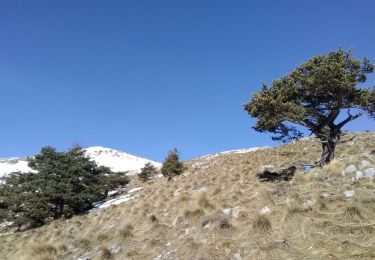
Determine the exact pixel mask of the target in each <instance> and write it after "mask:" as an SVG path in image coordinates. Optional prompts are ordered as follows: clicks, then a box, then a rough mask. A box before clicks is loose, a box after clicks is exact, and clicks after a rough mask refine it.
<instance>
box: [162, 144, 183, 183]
mask: <svg viewBox="0 0 375 260" xmlns="http://www.w3.org/2000/svg"><path fill="white" fill-rule="evenodd" d="M183 170H184V164H183V163H182V162H180V159H179V153H178V151H177V149H176V148H174V149H173V150H171V151H170V152H169V153H168V156H167V157H166V158H165V160H164V162H163V165H162V167H161V173H162V174H163V176H164V177H167V178H168V180H171V179H172V177H173V176H176V175H180V174H181V173H182V172H183Z"/></svg>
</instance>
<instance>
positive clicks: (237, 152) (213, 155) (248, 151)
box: [197, 146, 270, 159]
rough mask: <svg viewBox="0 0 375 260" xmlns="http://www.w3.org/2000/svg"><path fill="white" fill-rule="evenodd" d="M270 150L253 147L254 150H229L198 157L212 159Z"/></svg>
mask: <svg viewBox="0 0 375 260" xmlns="http://www.w3.org/2000/svg"><path fill="white" fill-rule="evenodd" d="M268 148H270V147H269V146H262V147H252V148H245V149H237V150H229V151H224V152H219V153H214V154H208V155H204V156H201V157H198V158H197V159H212V158H215V157H217V156H220V155H225V154H243V153H251V152H254V151H258V150H263V149H268Z"/></svg>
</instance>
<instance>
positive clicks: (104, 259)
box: [98, 247, 113, 260]
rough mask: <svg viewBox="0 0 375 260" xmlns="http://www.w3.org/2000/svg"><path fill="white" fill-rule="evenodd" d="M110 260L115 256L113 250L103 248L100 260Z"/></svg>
mask: <svg viewBox="0 0 375 260" xmlns="http://www.w3.org/2000/svg"><path fill="white" fill-rule="evenodd" d="M109 259H113V254H112V252H111V250H109V249H108V248H107V247H102V248H101V249H100V255H99V258H98V260H109Z"/></svg>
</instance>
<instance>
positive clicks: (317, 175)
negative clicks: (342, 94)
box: [0, 133, 375, 260]
mask: <svg viewBox="0 0 375 260" xmlns="http://www.w3.org/2000/svg"><path fill="white" fill-rule="evenodd" d="M353 137H354V142H355V145H353V144H351V143H350V142H351V141H348V140H350V139H351V138H353ZM343 141H344V142H343V143H342V144H339V145H338V147H337V151H336V159H335V160H333V161H332V162H331V163H330V164H329V165H326V166H324V167H323V168H321V169H315V170H313V171H312V172H310V173H308V174H304V173H303V172H302V169H301V168H298V170H297V173H296V175H295V177H294V179H293V180H292V181H291V182H277V183H268V182H259V180H258V179H257V177H256V175H257V174H258V173H259V169H260V167H261V166H263V165H268V164H272V165H273V168H274V169H275V170H276V171H277V170H280V169H282V168H287V167H289V166H290V165H297V166H298V165H301V164H311V163H313V162H314V161H316V159H317V158H319V156H320V145H319V143H317V142H316V141H315V140H313V139H304V140H302V141H299V142H294V143H291V144H287V145H283V146H280V147H277V148H273V149H264V150H258V151H256V152H251V153H244V154H221V155H218V156H215V157H211V158H210V157H206V158H198V159H195V160H192V161H189V162H186V166H187V167H188V170H187V171H186V172H185V175H181V176H178V177H177V178H175V179H173V180H172V181H169V182H168V181H166V180H165V179H155V180H152V182H147V183H140V182H139V181H138V180H137V178H135V179H134V180H132V182H131V185H132V187H137V186H144V189H143V190H142V191H141V192H139V196H138V197H137V199H136V200H134V201H133V202H131V203H128V204H121V205H118V206H116V207H109V208H106V209H103V210H100V211H97V212H92V213H89V214H87V215H85V216H76V217H74V218H72V219H71V220H69V221H65V220H58V221H54V222H53V223H51V224H49V225H46V226H44V227H41V228H38V229H35V230H30V231H25V232H22V233H15V234H9V235H3V236H0V245H1V246H0V255H1V256H3V259H11V260H13V259H21V260H22V259H45V260H47V259H78V258H80V257H84V256H89V257H91V258H92V259H103V260H104V259H153V258H155V257H157V256H160V259H198V258H196V257H197V256H200V258H199V259H236V258H237V259H239V257H241V259H267V260H268V259H374V258H375V253H374V252H375V221H374V219H375V182H374V181H373V180H368V179H363V180H360V181H354V182H353V181H351V180H349V179H347V178H344V177H343V176H342V175H341V172H342V170H343V169H345V167H347V166H348V165H350V164H354V165H355V166H356V167H357V168H358V169H359V168H360V167H361V164H362V161H363V160H366V161H368V162H369V163H370V164H371V166H370V167H375V166H374V161H375V153H374V154H371V153H372V150H374V146H373V144H374V143H375V134H374V133H361V134H357V135H355V136H354V135H352V134H349V135H347V136H344V137H343ZM348 190H355V193H356V195H355V196H354V197H345V196H344V195H343V193H344V192H345V191H348ZM198 191H199V192H198ZM265 208H267V209H269V211H267V212H265V211H262V210H264V209H265ZM224 209H227V211H225V212H228V209H232V211H231V213H230V214H231V215H225V213H224V211H223V210H224ZM261 212H262V213H261ZM113 248H120V249H121V250H119V251H113Z"/></svg>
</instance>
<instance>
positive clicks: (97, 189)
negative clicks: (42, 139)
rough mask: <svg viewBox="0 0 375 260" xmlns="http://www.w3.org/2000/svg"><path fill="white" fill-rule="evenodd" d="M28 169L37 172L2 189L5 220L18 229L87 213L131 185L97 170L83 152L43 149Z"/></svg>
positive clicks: (16, 175)
mask: <svg viewBox="0 0 375 260" xmlns="http://www.w3.org/2000/svg"><path fill="white" fill-rule="evenodd" d="M29 167H31V168H32V170H33V171H34V172H28V173H20V172H16V173H12V174H10V175H9V176H7V177H5V178H4V179H3V181H4V182H3V183H2V184H1V186H0V201H1V203H0V204H1V205H0V207H1V212H2V216H3V218H5V219H6V220H9V221H12V222H14V225H15V226H17V227H18V228H19V229H20V228H32V227H37V226H40V225H43V224H44V223H46V222H47V221H49V220H52V219H58V218H61V217H65V218H69V217H71V216H73V215H74V214H79V213H82V212H84V211H87V210H89V209H91V208H92V207H93V205H94V203H95V202H98V201H101V200H103V199H104V198H106V196H107V192H108V191H109V190H111V189H113V188H116V187H118V186H121V185H125V184H127V183H128V182H129V180H128V179H127V178H124V177H121V176H118V175H115V174H113V173H112V172H111V171H110V169H109V168H107V167H102V166H101V167H98V166H97V165H96V163H95V162H94V161H91V160H90V159H89V158H87V157H86V156H85V155H84V151H83V150H82V149H80V148H73V149H71V150H69V151H68V152H57V151H56V150H55V149H54V148H52V147H44V148H42V150H41V152H40V154H38V155H36V156H35V157H34V158H30V159H29Z"/></svg>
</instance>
